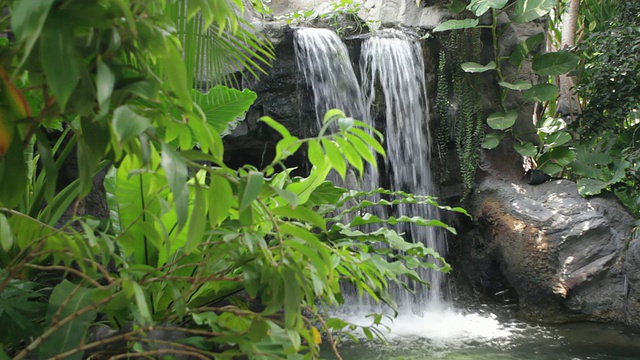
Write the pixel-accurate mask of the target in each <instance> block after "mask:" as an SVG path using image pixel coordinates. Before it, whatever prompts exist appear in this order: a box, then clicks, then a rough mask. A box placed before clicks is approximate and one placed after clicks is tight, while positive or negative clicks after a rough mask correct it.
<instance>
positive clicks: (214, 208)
mask: <svg viewBox="0 0 640 360" xmlns="http://www.w3.org/2000/svg"><path fill="white" fill-rule="evenodd" d="M232 205H233V189H231V185H230V184H229V181H227V179H226V178H224V177H223V176H217V175H215V174H214V175H211V183H210V184H209V222H210V223H211V226H217V225H219V224H220V222H221V221H222V220H224V219H225V218H226V217H227V216H229V209H231V206H232Z"/></svg>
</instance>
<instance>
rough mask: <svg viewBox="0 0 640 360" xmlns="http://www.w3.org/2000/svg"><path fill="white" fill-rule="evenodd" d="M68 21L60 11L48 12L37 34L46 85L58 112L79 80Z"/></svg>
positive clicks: (78, 68)
mask: <svg viewBox="0 0 640 360" xmlns="http://www.w3.org/2000/svg"><path fill="white" fill-rule="evenodd" d="M70 25H71V24H70V23H69V22H68V21H67V20H66V19H64V17H63V16H62V15H59V14H57V13H52V14H51V15H50V16H49V18H48V19H47V22H46V23H45V25H44V28H43V31H42V35H41V37H40V62H41V64H42V68H43V70H44V74H45V75H46V77H47V85H48V86H49V88H50V89H51V93H52V94H53V95H54V96H55V97H56V101H57V103H58V105H59V106H60V110H61V111H62V112H64V109H65V107H66V105H67V102H68V101H69V98H70V97H71V94H72V93H73V90H74V89H75V88H76V85H77V84H78V81H80V64H81V63H80V62H79V61H78V55H77V54H76V48H75V37H74V35H73V29H72V28H71V26H70Z"/></svg>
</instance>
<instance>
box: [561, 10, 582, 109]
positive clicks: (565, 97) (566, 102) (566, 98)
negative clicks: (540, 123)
mask: <svg viewBox="0 0 640 360" xmlns="http://www.w3.org/2000/svg"><path fill="white" fill-rule="evenodd" d="M579 14H580V0H567V2H566V11H565V13H564V14H563V16H562V40H561V44H560V49H568V48H571V47H573V46H574V45H575V44H576V28H577V25H578V16H579ZM573 85H574V84H573V79H572V78H571V77H569V76H567V75H560V77H559V79H558V87H559V88H560V92H559V98H558V107H557V108H556V115H559V116H563V117H564V118H565V119H568V120H569V121H570V120H571V119H572V118H573V117H574V116H575V115H576V114H577V113H578V111H579V106H578V100H577V98H576V96H575V95H574V94H573V91H572V89H571V88H572V87H573Z"/></svg>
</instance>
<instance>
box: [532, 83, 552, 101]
mask: <svg viewBox="0 0 640 360" xmlns="http://www.w3.org/2000/svg"><path fill="white" fill-rule="evenodd" d="M557 96H558V87H557V86H555V85H553V84H537V85H534V86H533V87H532V88H531V89H529V90H527V91H525V92H524V99H525V100H526V101H528V100H533V101H539V102H545V101H552V100H555V98H556V97H557Z"/></svg>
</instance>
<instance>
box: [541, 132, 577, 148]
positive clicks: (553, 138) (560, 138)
mask: <svg viewBox="0 0 640 360" xmlns="http://www.w3.org/2000/svg"><path fill="white" fill-rule="evenodd" d="M571 139H572V138H571V134H569V133H568V132H566V131H559V132H556V133H553V134H549V135H547V137H546V138H545V139H544V142H545V147H549V148H553V147H557V146H561V145H564V144H566V143H568V142H569V141H571Z"/></svg>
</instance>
